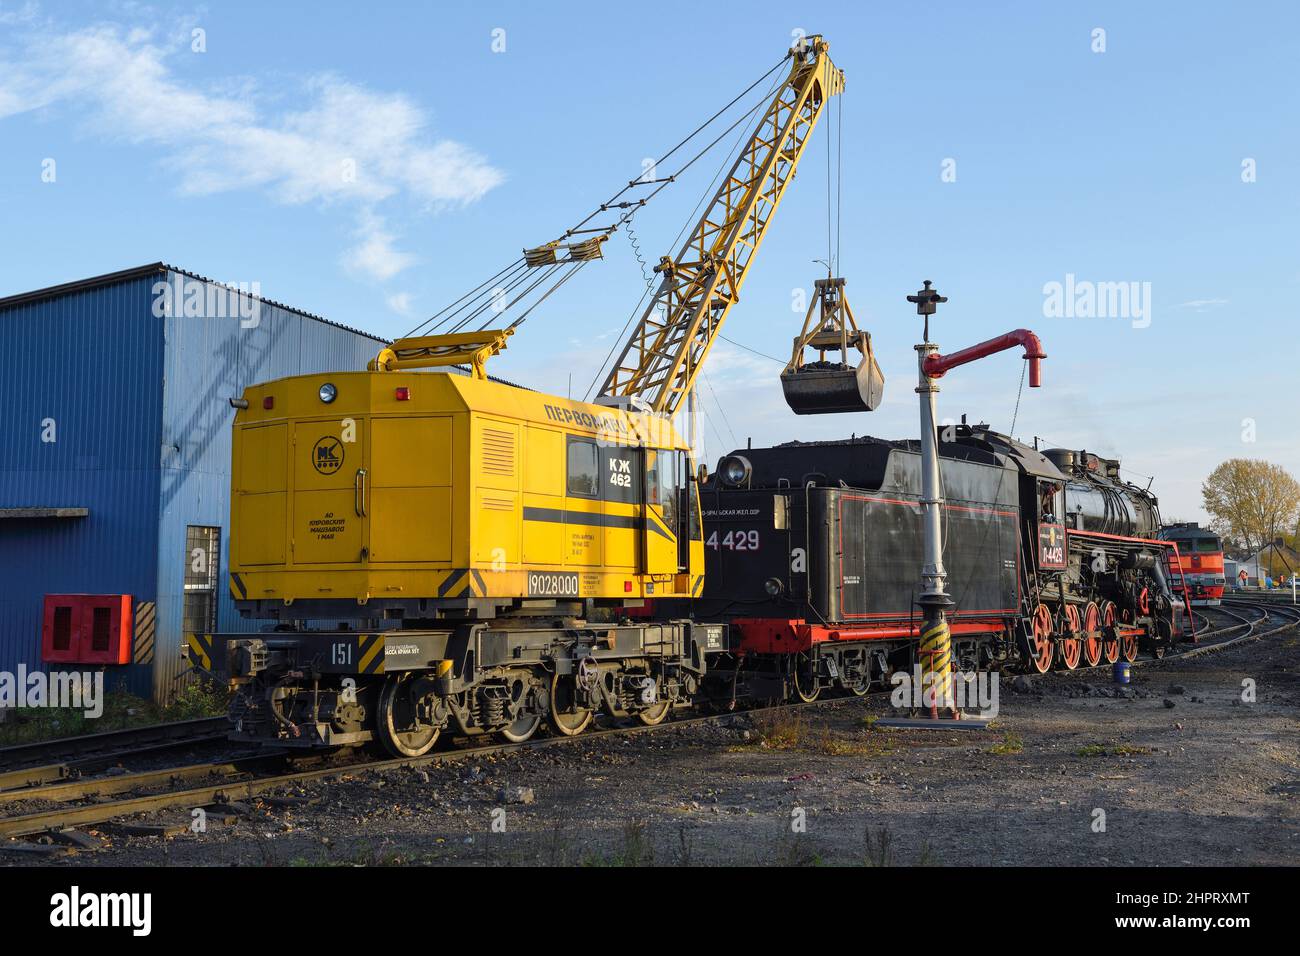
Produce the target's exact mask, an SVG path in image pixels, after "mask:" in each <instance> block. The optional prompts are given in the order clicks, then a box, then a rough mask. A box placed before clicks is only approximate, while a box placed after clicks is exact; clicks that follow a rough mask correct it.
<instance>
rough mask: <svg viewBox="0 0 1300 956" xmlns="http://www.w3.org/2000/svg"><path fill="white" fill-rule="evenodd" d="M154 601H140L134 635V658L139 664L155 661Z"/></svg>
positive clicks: (136, 608) (132, 643) (132, 644)
mask: <svg viewBox="0 0 1300 956" xmlns="http://www.w3.org/2000/svg"><path fill="white" fill-rule="evenodd" d="M155 611H156V609H155V606H154V602H153V601H138V602H136V605H135V624H134V627H133V629H132V630H133V635H132V641H131V646H132V660H134V661H135V662H136V663H137V664H150V663H153V652H154V646H153V645H154V636H155V635H154V629H155V622H156V620H157V617H156V613H155Z"/></svg>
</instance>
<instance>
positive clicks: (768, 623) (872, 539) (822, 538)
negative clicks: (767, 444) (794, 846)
mask: <svg viewBox="0 0 1300 956" xmlns="http://www.w3.org/2000/svg"><path fill="white" fill-rule="evenodd" d="M939 449H940V456H941V474H942V483H943V497H944V502H945V503H944V505H943V509H944V515H943V517H944V548H943V561H944V565H945V568H946V571H947V574H948V592H949V594H950V596H951V597H952V599H953V601H954V602H955V607H954V608H953V609H952V612H951V614H950V615H949V617H950V620H951V621H952V642H953V652H954V660H955V661H956V662H958V664H957V666H958V667H959V668H960V669H962V670H974V669H977V668H990V667H1006V666H1015V667H1020V668H1024V669H1026V670H1029V671H1033V672H1043V671H1047V670H1048V669H1050V668H1052V667H1053V666H1058V667H1062V668H1065V669H1074V668H1076V667H1078V666H1080V664H1081V663H1082V664H1088V665H1095V664H1098V663H1100V662H1101V661H1103V660H1106V661H1110V662H1114V661H1117V660H1119V659H1120V658H1121V657H1123V658H1125V659H1128V660H1133V659H1134V658H1135V657H1136V656H1137V654H1138V650H1139V648H1145V649H1146V650H1148V651H1149V652H1151V653H1152V654H1154V655H1156V656H1161V655H1163V653H1164V652H1165V650H1166V649H1167V648H1168V647H1169V646H1170V645H1171V644H1173V643H1174V642H1175V641H1176V640H1177V639H1178V637H1179V635H1180V631H1181V623H1182V607H1181V604H1180V602H1178V601H1177V600H1176V599H1175V597H1174V593H1173V590H1172V588H1171V586H1170V573H1171V572H1170V565H1169V555H1170V551H1171V549H1170V548H1169V547H1168V545H1167V543H1165V542H1162V541H1160V540H1159V539H1158V538H1157V533H1158V531H1159V529H1160V516H1159V509H1158V507H1157V501H1156V498H1155V497H1154V496H1153V495H1151V494H1150V493H1149V492H1148V491H1146V490H1144V489H1142V488H1139V487H1137V486H1135V485H1133V484H1130V483H1127V482H1124V481H1123V480H1121V478H1120V476H1119V462H1118V461H1114V460H1108V459H1104V458H1100V457H1098V456H1096V455H1092V454H1088V453H1086V452H1074V451H1068V450H1065V449H1051V450H1048V451H1045V452H1040V451H1038V450H1037V449H1035V448H1031V447H1029V446H1027V445H1024V444H1022V443H1020V442H1018V441H1016V440H1014V439H1012V438H1010V437H1008V436H1006V435H1001V434H998V433H997V432H994V431H991V430H989V428H988V427H987V426H984V425H977V426H968V425H965V424H962V425H959V426H955V427H949V428H945V429H944V430H943V431H942V432H941V434H940V443H939ZM920 498H921V456H920V446H919V442H916V441H883V440H880V439H876V438H867V437H863V438H853V439H850V440H845V441H829V442H790V443H787V444H783V445H778V446H776V447H772V448H751V449H745V450H740V451H736V452H733V453H732V454H729V455H726V456H725V457H723V458H722V459H721V460H720V461H719V463H718V467H717V470H716V471H715V473H714V474H713V475H711V476H709V478H708V480H706V481H705V482H704V483H703V484H702V485H701V487H700V499H701V507H702V512H703V520H704V526H705V527H704V537H705V555H706V565H705V567H706V573H705V578H704V580H705V584H704V590H703V594H702V595H701V598H700V599H697V600H696V601H695V602H694V604H693V607H692V608H691V613H692V614H693V616H694V617H695V619H697V620H720V621H726V622H727V623H728V624H729V625H730V630H731V635H732V638H731V647H732V651H733V654H732V656H731V659H730V662H726V661H719V662H717V664H715V665H714V666H713V669H712V671H711V675H710V683H711V684H712V692H713V693H714V694H715V695H716V694H719V693H726V692H728V688H730V691H729V692H730V693H731V694H733V695H737V696H741V695H745V694H748V695H750V696H758V697H769V698H770V697H785V696H787V694H789V695H791V696H794V697H796V698H798V699H802V700H811V699H813V698H815V697H817V696H818V695H819V694H820V693H821V692H822V691H823V689H826V688H838V689H841V690H846V691H849V692H852V693H857V694H861V693H866V691H867V689H868V688H869V687H870V686H871V685H872V684H873V683H874V682H878V681H881V680H883V679H884V678H885V677H886V676H887V675H888V674H889V672H890V671H891V670H893V669H894V668H897V667H910V666H911V660H912V655H913V650H914V646H915V642H916V638H917V634H918V631H919V627H920V624H921V617H922V615H921V612H920V608H919V607H918V606H917V598H918V597H919V592H920V568H921V564H922V547H923V535H922V529H921V515H922V505H921V503H920Z"/></svg>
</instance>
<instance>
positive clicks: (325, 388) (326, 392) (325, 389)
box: [316, 382, 339, 405]
mask: <svg viewBox="0 0 1300 956" xmlns="http://www.w3.org/2000/svg"><path fill="white" fill-rule="evenodd" d="M316 394H318V395H319V396H320V400H321V401H322V402H324V403H325V404H326V405H328V404H329V403H330V402H332V401H334V399H335V398H337V397H338V394H339V390H338V389H337V388H335V387H334V386H333V385H331V384H330V383H329V382H326V383H325V384H324V385H322V386H321V387H320V391H319V392H317V393H316Z"/></svg>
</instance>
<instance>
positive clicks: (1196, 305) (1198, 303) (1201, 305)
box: [1178, 299, 1228, 312]
mask: <svg viewBox="0 0 1300 956" xmlns="http://www.w3.org/2000/svg"><path fill="white" fill-rule="evenodd" d="M1227 304H1228V300H1227V299H1192V300H1191V301H1189V302H1181V303H1179V305H1178V308H1180V309H1192V310H1193V311H1195V312H1205V311H1206V310H1208V309H1212V308H1214V307H1215V306H1218V305H1227Z"/></svg>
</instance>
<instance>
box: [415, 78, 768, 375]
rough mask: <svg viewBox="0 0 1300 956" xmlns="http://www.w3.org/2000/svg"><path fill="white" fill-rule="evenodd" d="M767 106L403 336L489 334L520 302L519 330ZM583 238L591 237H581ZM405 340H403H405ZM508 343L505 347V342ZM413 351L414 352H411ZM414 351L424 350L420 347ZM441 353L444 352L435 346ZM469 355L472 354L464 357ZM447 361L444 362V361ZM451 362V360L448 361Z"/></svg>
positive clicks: (631, 186) (630, 186) (633, 183)
mask: <svg viewBox="0 0 1300 956" xmlns="http://www.w3.org/2000/svg"><path fill="white" fill-rule="evenodd" d="M788 59H789V55H787V56H785V57H782V59H781V60H779V61H778V62H777V63H776V64H775V65H773V66H772V67H771V68H769V69H768V70H767V71H766V72H765V73H763V75H762V76H760V77H759V78H758V79H756V80H754V81H753V82H752V83H750V84H749V85H748V86H747V87H746V88H745V89H744V90H742V91H741V92H740V93H738V94H737V95H736V96H735V97H733V98H732V99H731V100H730V102H728V103H727V104H726V105H725V106H724V107H722V108H721V109H720V110H718V111H717V112H715V113H714V114H713V115H712V116H710V117H709V118H708V119H707V120H705V121H704V122H703V123H701V124H700V125H699V126H697V127H696V128H695V129H694V130H693V131H692V132H691V133H690V134H689V135H688V136H686V138H684V139H683V140H681V141H680V142H678V143H677V144H676V145H675V146H673V147H672V148H671V149H669V150H668V151H667V152H665V153H664V154H663V155H662V156H660V157H659V158H658V159H657V160H655V161H654V162H653V163H652V164H650V166H649V167H648V168H649V170H651V171H654V170H657V169H659V168H660V167H661V166H662V165H663V164H664V163H665V162H666V161H668V160H669V159H671V158H672V157H673V156H674V155H676V154H677V153H678V152H680V151H681V150H682V149H683V148H684V147H685V146H686V145H687V144H689V143H690V142H691V141H692V140H694V139H696V138H697V137H699V136H700V134H702V133H703V132H705V131H706V130H707V129H709V128H710V127H711V126H713V125H714V124H715V123H716V122H717V121H718V120H719V119H721V118H722V117H724V116H725V115H726V114H727V113H728V112H729V111H730V110H731V109H732V108H733V107H734V106H735V105H736V104H737V103H739V102H741V101H742V100H743V99H744V98H745V97H746V96H748V95H749V94H750V93H752V92H753V91H754V90H755V89H756V88H757V87H758V86H759V85H760V84H762V83H763V82H764V81H766V80H767V79H768V78H769V77H770V76H772V74H773V73H775V72H776V71H777V70H778V69H780V67H781V65H782V64H783V63H785V62H786V61H787V60H788ZM762 105H763V101H762V100H760V101H759V102H758V103H757V104H755V105H754V106H752V107H749V108H748V109H746V110H745V111H744V112H743V113H742V114H741V116H740V117H739V118H738V119H736V120H735V121H733V122H732V123H731V125H730V126H728V127H727V129H725V130H724V131H723V132H722V133H721V134H720V135H719V136H717V137H716V138H714V139H713V140H712V141H711V142H709V143H708V144H707V145H706V146H704V148H703V149H701V150H700V151H699V152H697V153H696V154H695V155H694V156H692V157H691V158H689V159H688V160H686V161H685V162H683V163H682V165H681V166H679V167H678V168H677V169H676V170H674V171H673V172H672V173H671V174H670V175H667V176H658V175H652V174H650V173H643V174H642V175H641V176H640V177H638V178H636V179H632V180H629V181H628V182H627V183H626V184H625V185H624V186H623V187H621V188H620V189H619V190H618V191H617V192H616V193H615V194H614V195H613V196H611V197H610V198H609V199H608V200H606V201H605V202H603V203H601V204H600V205H599V206H597V207H596V208H595V209H594V210H593V211H592V212H591V213H589V214H588V215H587V216H585V217H584V218H583V219H581V220H579V221H578V222H577V223H576V224H575V225H573V226H572V227H570V228H569V229H566V230H565V231H564V233H563V234H562V235H561V236H560V237H559V238H557V239H555V240H552V241H551V242H548V243H543V244H542V245H540V246H534V247H530V248H528V249H525V250H524V254H523V256H521V257H520V258H518V259H516V260H514V261H513V262H511V263H510V264H508V265H507V266H505V267H504V268H503V269H501V270H500V271H498V272H497V273H495V274H494V275H492V276H491V277H489V278H488V279H486V280H484V281H483V282H481V283H479V284H478V285H477V286H475V287H474V288H473V289H471V290H470V291H469V292H467V293H465V294H464V295H462V296H461V297H460V298H458V299H456V300H455V301H453V302H452V303H451V304H449V305H448V306H446V307H444V308H443V309H442V310H440V311H439V312H437V313H435V314H434V315H433V316H431V317H429V318H428V319H426V320H425V321H423V322H421V323H420V324H419V325H417V326H415V327H414V328H413V329H411V330H410V331H409V332H407V333H406V335H404V336H402V338H403V339H408V338H415V337H420V336H421V333H425V335H424V336H423V337H428V336H429V335H431V334H434V333H441V334H444V335H459V334H463V333H464V332H465V331H466V330H467V329H469V328H470V327H471V326H473V325H474V323H475V322H476V321H477V320H482V319H484V318H485V316H486V320H485V321H483V322H482V324H481V325H480V326H479V327H478V329H475V330H473V331H477V332H485V331H487V326H488V325H491V324H494V323H498V324H499V323H500V322H501V321H502V316H503V315H504V314H505V313H506V311H507V310H508V308H510V307H514V306H519V308H520V311H521V312H522V313H523V315H522V316H521V317H520V318H519V319H516V320H514V322H513V323H512V324H511V325H510V326H509V328H511V329H513V328H517V327H518V325H519V322H521V321H522V319H523V318H524V317H526V316H527V315H528V314H529V313H530V312H531V311H532V309H533V308H535V307H536V305H538V304H540V303H541V302H542V301H543V300H544V299H545V298H547V297H548V296H549V295H550V294H551V293H553V292H554V291H555V290H556V289H558V288H559V287H560V286H561V285H563V284H564V283H565V282H567V281H568V280H569V278H571V277H572V273H573V272H576V271H577V269H578V268H580V267H581V266H583V265H585V264H586V263H588V262H592V261H594V260H596V259H600V258H602V257H603V253H602V249H601V245H602V244H603V243H604V242H605V241H606V240H607V239H608V238H609V236H610V235H611V234H612V233H614V232H615V231H617V230H618V229H619V228H620V227H621V226H624V225H625V224H626V223H628V222H629V221H630V220H631V218H632V216H634V215H635V214H636V213H637V212H638V211H639V210H640V209H642V208H643V207H644V206H645V205H646V204H647V203H649V202H650V200H651V199H653V198H654V197H655V196H657V195H658V194H659V193H660V192H662V190H663V189H664V188H665V187H666V186H668V185H669V184H671V183H673V182H675V181H676V180H677V178H678V177H679V176H681V175H682V173H684V172H685V171H686V170H687V169H689V168H690V167H691V166H693V165H694V164H695V163H696V162H697V161H698V160H699V159H700V158H701V157H702V156H704V155H705V154H706V153H708V152H709V151H711V150H712V149H713V148H714V147H715V146H716V145H717V144H718V142H720V141H721V139H722V138H723V137H725V136H726V135H727V134H728V133H730V132H731V131H732V130H734V129H735V128H736V126H737V125H739V124H740V123H742V122H744V121H745V120H747V119H749V118H750V117H751V116H752V115H753V114H754V113H755V112H757V111H758V110H759V109H760V108H761V107H762ZM645 187H653V188H652V189H651V190H650V192H649V193H648V194H647V195H644V196H641V197H640V198H635V199H632V198H628V199H624V198H623V197H624V196H625V194H627V193H629V191H631V190H635V189H639V188H645ZM607 212H616V213H617V215H616V217H615V219H614V221H613V222H608V223H605V224H602V225H594V226H593V225H590V224H591V223H592V221H593V220H595V219H596V218H598V217H599V216H601V215H602V214H603V213H607ZM577 236H585V237H586V238H582V239H575V237H577ZM557 267H560V268H563V267H573V268H572V269H571V270H570V271H569V274H568V275H564V276H560V277H558V278H557V279H556V281H555V282H554V284H552V285H551V286H550V287H549V288H543V287H544V286H545V279H550V278H551V277H552V276H553V275H554V273H555V272H556V269H557ZM536 269H543V270H546V271H545V272H544V280H543V282H536V281H534V280H533V279H532V278H530V277H529V272H531V271H532V270H536ZM525 286H526V291H527V292H528V293H533V292H535V293H537V298H536V300H535V301H533V302H532V303H530V304H526V305H525V303H524V299H525V298H526V296H525V295H516V294H515V293H517V292H518V290H519V289H520V288H521V287H525ZM399 341H401V340H399ZM503 347H504V346H503ZM408 351H410V350H408ZM414 351H421V350H419V349H417V350H414ZM435 351H437V352H439V354H441V351H442V350H435ZM462 357H463V358H468V357H466V356H462ZM439 364H442V363H439ZM447 364H450V362H448V363H447Z"/></svg>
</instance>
